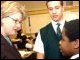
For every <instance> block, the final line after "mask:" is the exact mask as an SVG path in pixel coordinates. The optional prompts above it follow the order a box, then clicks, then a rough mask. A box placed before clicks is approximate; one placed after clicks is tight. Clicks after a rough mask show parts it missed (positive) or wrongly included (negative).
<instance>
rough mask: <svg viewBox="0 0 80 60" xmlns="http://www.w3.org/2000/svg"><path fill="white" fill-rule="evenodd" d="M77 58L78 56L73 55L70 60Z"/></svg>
mask: <svg viewBox="0 0 80 60" xmlns="http://www.w3.org/2000/svg"><path fill="white" fill-rule="evenodd" d="M76 58H79V54H76V55H73V56H72V57H71V58H70V59H76Z"/></svg>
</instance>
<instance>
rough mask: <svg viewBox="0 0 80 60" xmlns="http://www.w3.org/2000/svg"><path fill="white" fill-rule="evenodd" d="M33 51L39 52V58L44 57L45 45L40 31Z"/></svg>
mask: <svg viewBox="0 0 80 60" xmlns="http://www.w3.org/2000/svg"><path fill="white" fill-rule="evenodd" d="M33 51H35V52H37V59H43V58H44V46H43V42H42V40H41V36H40V32H39V33H38V36H37V38H36V40H35V44H34V48H33Z"/></svg>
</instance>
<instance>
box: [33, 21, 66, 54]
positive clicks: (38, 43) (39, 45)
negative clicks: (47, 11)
mask: <svg viewBox="0 0 80 60" xmlns="http://www.w3.org/2000/svg"><path fill="white" fill-rule="evenodd" d="M51 23H52V26H53V28H54V31H55V32H57V31H56V29H57V23H60V29H61V31H62V29H63V26H64V23H65V20H61V21H60V22H55V21H53V20H51ZM33 51H36V52H39V53H44V45H43V42H42V40H41V35H40V31H39V32H38V36H37V38H36V41H35V44H34V48H33Z"/></svg>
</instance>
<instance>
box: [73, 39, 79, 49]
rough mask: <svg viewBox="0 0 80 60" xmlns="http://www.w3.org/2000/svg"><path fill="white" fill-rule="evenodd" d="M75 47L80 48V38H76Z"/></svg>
mask: <svg viewBox="0 0 80 60" xmlns="http://www.w3.org/2000/svg"><path fill="white" fill-rule="evenodd" d="M74 48H75V49H78V48H79V39H76V40H75V41H74Z"/></svg>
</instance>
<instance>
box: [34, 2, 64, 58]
mask: <svg viewBox="0 0 80 60" xmlns="http://www.w3.org/2000/svg"><path fill="white" fill-rule="evenodd" d="M46 5H47V8H48V11H49V14H50V16H51V18H52V20H51V23H49V24H48V25H47V26H45V27H44V28H42V29H40V32H39V33H38V36H37V38H36V41H35V45H34V48H33V50H34V51H36V52H37V59H62V55H61V53H60V51H59V40H60V39H61V34H60V32H61V31H62V29H63V26H64V24H65V19H64V18H63V11H64V8H63V1H47V2H46Z"/></svg>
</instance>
